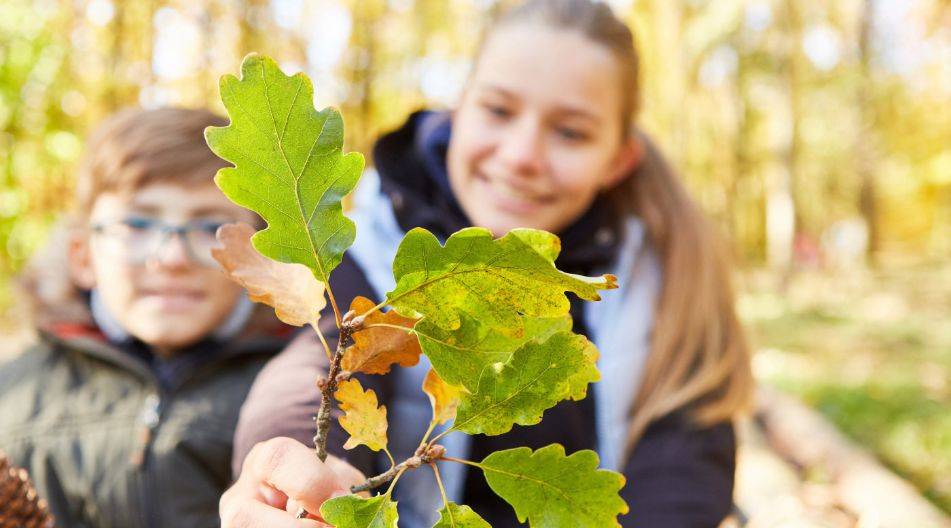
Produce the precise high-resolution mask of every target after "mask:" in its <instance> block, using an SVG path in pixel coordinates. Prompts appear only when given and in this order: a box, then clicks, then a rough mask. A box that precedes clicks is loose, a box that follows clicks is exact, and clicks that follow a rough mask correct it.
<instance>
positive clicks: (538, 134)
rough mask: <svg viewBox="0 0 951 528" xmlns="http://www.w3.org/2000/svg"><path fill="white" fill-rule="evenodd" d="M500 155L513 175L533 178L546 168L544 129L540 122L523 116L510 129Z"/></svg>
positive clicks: (501, 146)
mask: <svg viewBox="0 0 951 528" xmlns="http://www.w3.org/2000/svg"><path fill="white" fill-rule="evenodd" d="M499 154H500V156H501V158H502V160H503V161H504V162H505V163H506V165H507V166H508V167H509V169H510V170H511V171H512V173H513V174H520V175H523V176H532V175H535V174H538V173H539V172H541V170H542V167H543V166H544V158H545V146H544V128H543V124H542V123H541V122H540V120H538V119H536V118H534V117H531V116H523V117H522V118H521V119H519V120H517V121H516V122H515V123H514V124H513V126H512V127H511V128H510V129H509V134H507V135H506V137H505V138H504V139H503V142H502V145H500V147H499Z"/></svg>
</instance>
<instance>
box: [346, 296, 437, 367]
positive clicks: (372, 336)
mask: <svg viewBox="0 0 951 528" xmlns="http://www.w3.org/2000/svg"><path fill="white" fill-rule="evenodd" d="M374 306H376V303H374V302H373V301H371V300H370V299H367V298H366V297H357V298H355V299H354V300H353V302H351V303H350V309H351V310H353V311H355V312H356V313H358V314H362V313H366V312H368V311H370V310H371V309H372V308H373V307H374ZM416 321H417V320H416V319H410V318H408V317H403V316H402V315H399V314H398V313H396V312H395V311H392V310H391V311H389V312H385V313H384V312H381V311H376V312H373V313H372V314H370V315H368V316H367V317H366V319H365V320H364V321H363V328H361V329H360V330H359V331H357V332H354V334H353V345H351V346H350V347H348V348H347V351H346V353H345V354H344V356H343V361H342V362H341V364H340V366H341V367H342V368H343V369H344V370H346V371H349V372H365V373H367V374H386V373H388V372H389V371H390V366H391V365H393V364H394V363H399V365H400V366H401V367H412V366H413V365H415V364H417V363H419V355H420V354H421V353H422V352H421V351H420V348H419V338H417V337H416V335H415V334H413V333H411V332H410V330H412V329H413V326H415V325H416ZM377 324H380V325H389V326H373V325H377ZM394 326H398V327H400V328H405V329H406V330H401V329H400V328H393V327H394Z"/></svg>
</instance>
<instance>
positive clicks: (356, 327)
mask: <svg viewBox="0 0 951 528" xmlns="http://www.w3.org/2000/svg"><path fill="white" fill-rule="evenodd" d="M365 321H366V317H364V316H362V315H358V316H356V317H354V318H353V320H352V321H350V328H351V329H352V330H353V331H354V332H358V331H360V330H362V329H363V323H364V322H365Z"/></svg>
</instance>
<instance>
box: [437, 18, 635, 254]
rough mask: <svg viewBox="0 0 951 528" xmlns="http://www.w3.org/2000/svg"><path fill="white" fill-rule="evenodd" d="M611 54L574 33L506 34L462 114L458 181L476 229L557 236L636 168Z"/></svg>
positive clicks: (455, 136) (456, 133)
mask: <svg viewBox="0 0 951 528" xmlns="http://www.w3.org/2000/svg"><path fill="white" fill-rule="evenodd" d="M618 67H619V65H618V63H617V61H616V59H615V58H614V56H613V55H612V54H611V52H610V51H609V50H608V49H606V48H604V47H602V46H601V45H599V44H597V43H594V42H592V41H590V40H588V39H587V38H586V37H584V36H583V35H582V34H580V33H578V32H574V31H564V30H562V31H559V30H557V29H553V28H549V27H545V26H543V25H540V24H539V25H536V24H515V25H512V26H508V27H504V28H502V29H499V30H497V31H496V32H495V33H494V34H492V36H491V37H490V38H489V40H488V41H487V42H486V43H485V45H484V47H483V50H482V54H481V56H480V59H479V63H478V65H477V66H476V70H475V72H474V73H473V76H472V77H471V79H470V80H469V83H468V85H467V87H466V90H465V92H464V94H463V96H462V100H461V102H460V104H459V107H458V108H457V109H456V111H455V113H454V114H453V130H452V139H451V141H450V144H449V154H448V165H449V181H450V184H451V186H452V189H453V192H454V194H455V196H456V198H457V199H458V201H459V203H460V205H461V206H462V209H463V211H465V213H466V215H467V216H468V217H469V219H470V220H471V221H472V223H473V224H474V225H476V226H480V227H485V228H487V229H489V230H490V231H492V232H493V234H495V236H501V235H503V234H505V233H506V232H508V231H509V230H511V229H513V228H516V227H532V228H537V229H545V230H548V231H553V232H558V231H560V230H562V229H563V228H565V227H567V226H568V225H570V224H571V223H572V222H574V221H575V220H577V219H578V218H579V217H580V216H581V215H582V214H583V213H584V212H585V211H586V210H587V209H588V207H589V206H590V205H591V203H592V202H593V200H594V198H595V196H596V195H597V193H598V192H599V191H600V190H602V189H605V188H607V187H610V186H612V185H614V184H615V183H617V182H618V181H620V180H621V179H622V178H623V176H624V175H625V174H626V172H627V171H628V170H629V169H630V168H631V166H632V165H633V163H634V158H635V152H636V149H635V147H634V144H633V141H628V140H624V139H622V138H623V137H626V136H625V135H624V134H622V130H621V122H622V116H621V112H622V109H621V108H622V104H621V81H620V74H619V72H618Z"/></svg>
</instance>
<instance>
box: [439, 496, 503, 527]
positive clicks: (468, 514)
mask: <svg viewBox="0 0 951 528" xmlns="http://www.w3.org/2000/svg"><path fill="white" fill-rule="evenodd" d="M433 528H492V525H491V524H489V523H487V522H485V519H483V518H482V517H479V514H478V513H476V512H474V511H473V510H472V508H470V507H468V506H466V505H462V506H460V505H458V504H456V503H455V502H450V503H449V504H447V505H446V506H444V507H443V509H441V510H439V521H438V522H437V523H436V524H434V525H433Z"/></svg>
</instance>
